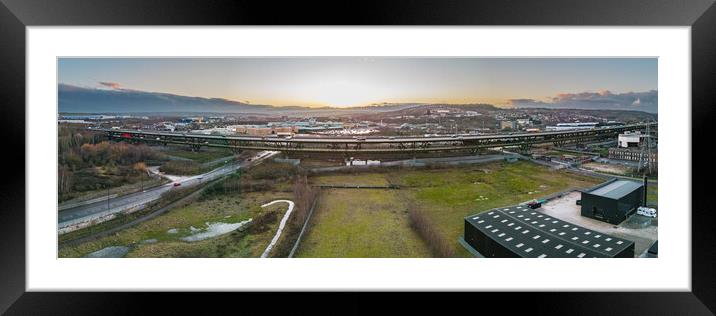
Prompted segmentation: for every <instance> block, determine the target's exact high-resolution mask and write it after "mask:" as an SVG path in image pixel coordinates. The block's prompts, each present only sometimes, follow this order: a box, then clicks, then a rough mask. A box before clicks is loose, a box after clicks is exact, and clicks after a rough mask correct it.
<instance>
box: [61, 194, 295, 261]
mask: <svg viewBox="0 0 716 316" xmlns="http://www.w3.org/2000/svg"><path fill="white" fill-rule="evenodd" d="M283 198H288V199H290V198H291V193H285V192H274V191H267V192H250V193H241V194H235V195H217V196H212V197H210V198H208V199H206V200H203V201H197V202H194V203H192V204H190V205H188V206H186V207H181V208H177V209H174V210H171V211H169V212H167V213H165V214H163V215H161V216H158V217H157V218H155V219H152V220H149V221H147V222H144V223H141V224H139V225H137V226H135V227H132V228H128V229H125V230H123V231H121V232H119V233H117V234H116V235H113V236H109V237H105V238H101V239H98V240H95V241H91V242H87V243H83V244H80V245H77V246H72V247H66V248H62V249H60V251H59V256H60V257H83V256H85V255H87V254H89V253H91V252H94V251H97V250H100V249H102V248H105V247H108V246H128V247H130V248H131V250H130V252H129V253H128V254H127V257H153V258H154V257H205V258H211V257H258V256H260V255H261V253H262V252H263V250H264V249H265V247H266V246H267V245H268V244H269V242H270V240H271V238H272V237H273V235H274V234H275V232H276V228H277V227H278V223H279V221H280V219H281V217H282V216H283V214H284V212H285V210H286V207H285V205H281V204H277V205H273V206H271V207H267V208H261V205H262V204H264V203H266V202H269V201H272V200H275V199H283ZM271 212H274V213H276V214H275V215H274V216H271V220H270V221H267V222H266V223H265V225H261V226H262V227H253V226H252V227H250V228H249V229H248V230H247V231H245V232H239V231H234V232H232V233H228V234H225V235H221V236H218V237H214V238H210V239H207V240H203V241H198V242H191V243H190V242H185V241H182V240H181V239H180V238H181V237H184V236H187V235H189V234H190V227H195V228H202V227H206V225H205V224H206V223H207V222H223V223H238V222H241V221H244V220H246V219H248V218H253V219H254V220H256V219H257V218H259V217H261V216H262V215H265V214H267V213H271ZM170 229H176V233H169V232H168V231H169V230H170ZM147 241H151V242H153V243H147Z"/></svg>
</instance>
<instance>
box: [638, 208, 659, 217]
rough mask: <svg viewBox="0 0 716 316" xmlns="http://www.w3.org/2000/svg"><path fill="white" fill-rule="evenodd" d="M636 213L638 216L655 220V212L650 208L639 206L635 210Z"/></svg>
mask: <svg viewBox="0 0 716 316" xmlns="http://www.w3.org/2000/svg"><path fill="white" fill-rule="evenodd" d="M636 213H637V214H639V215H643V216H646V217H654V218H656V210H655V209H653V208H650V207H643V206H639V207H638V208H637V209H636Z"/></svg>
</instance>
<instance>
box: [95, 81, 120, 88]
mask: <svg viewBox="0 0 716 316" xmlns="http://www.w3.org/2000/svg"><path fill="white" fill-rule="evenodd" d="M99 84H101V85H103V86H105V87H107V88H112V89H115V90H119V89H120V85H119V83H116V82H107V81H100V82H99Z"/></svg>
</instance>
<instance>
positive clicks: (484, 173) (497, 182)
mask: <svg viewBox="0 0 716 316" xmlns="http://www.w3.org/2000/svg"><path fill="white" fill-rule="evenodd" d="M311 182H312V183H314V184H388V183H392V184H399V185H401V189H400V190H360V189H331V190H324V192H323V193H322V195H321V200H320V202H319V208H318V210H317V211H316V214H314V216H315V217H314V218H313V219H312V220H311V221H312V228H311V230H310V233H309V234H308V235H307V236H306V238H305V239H304V242H302V244H301V247H300V249H299V255H300V256H305V257H385V256H387V257H401V256H410V257H422V256H429V255H430V254H429V253H427V252H426V251H427V247H426V245H425V244H424V243H423V245H422V246H420V242H419V240H418V239H419V238H418V237H417V235H416V234H415V233H414V232H413V231H411V229H410V227H409V225H408V220H407V216H406V214H405V212H401V211H402V210H406V209H407V207H414V208H418V209H419V210H420V211H421V212H423V213H424V214H426V217H427V218H428V219H429V220H430V221H431V222H432V224H433V225H435V227H436V229H437V231H438V232H439V234H441V235H442V237H443V239H444V240H447V241H448V242H450V243H451V244H452V245H454V247H455V249H454V250H455V251H454V253H455V254H456V255H457V256H470V254H469V253H468V252H467V251H465V250H464V249H463V248H462V247H461V246H460V245H459V244H458V242H457V240H458V238H459V237H460V236H461V235H462V233H463V225H464V222H463V218H464V217H465V216H467V215H471V214H475V213H479V212H482V211H485V210H489V209H491V208H495V207H500V206H505V205H513V204H517V203H520V202H524V201H527V200H531V199H534V198H540V197H544V196H547V195H550V194H553V193H556V192H560V191H564V190H567V189H569V188H585V187H590V186H592V185H595V184H598V183H600V182H602V180H601V179H597V178H592V177H588V176H583V175H577V174H573V173H568V172H566V171H555V170H551V169H549V168H547V167H544V166H541V165H537V164H534V163H530V162H523V161H520V162H515V163H506V162H498V163H490V164H484V165H475V166H469V167H459V168H446V169H422V170H417V169H416V170H410V169H407V170H393V171H389V172H380V173H378V172H373V173H362V174H334V175H324V176H318V177H314V178H312V179H311ZM411 249H412V250H411Z"/></svg>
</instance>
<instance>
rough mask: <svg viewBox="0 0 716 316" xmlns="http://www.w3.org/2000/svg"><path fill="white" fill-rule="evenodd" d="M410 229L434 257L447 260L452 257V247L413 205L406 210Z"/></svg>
mask: <svg viewBox="0 0 716 316" xmlns="http://www.w3.org/2000/svg"><path fill="white" fill-rule="evenodd" d="M408 219H409V220H410V227H411V228H412V229H414V230H415V231H416V232H417V233H418V235H420V237H421V238H422V239H423V240H424V241H425V242H426V243H427V244H428V247H429V248H430V251H431V252H432V253H433V255H434V256H435V257H439V258H449V257H453V256H454V251H453V247H452V245H451V244H450V243H448V242H447V241H446V240H445V238H443V236H442V235H441V234H440V232H438V230H437V229H435V225H434V224H433V223H432V222H431V221H430V219H429V218H428V217H427V216H425V214H423V213H422V212H421V211H419V210H418V209H416V208H415V207H414V206H413V205H411V206H410V208H409V209H408Z"/></svg>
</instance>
